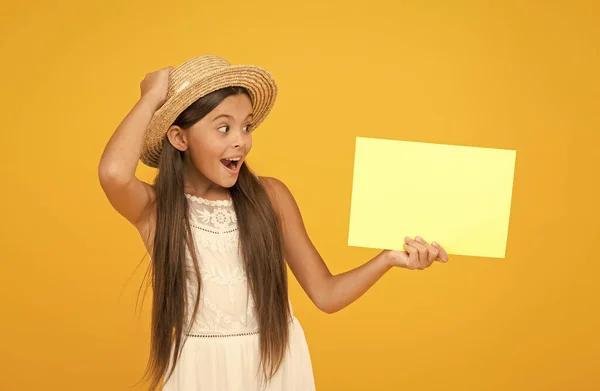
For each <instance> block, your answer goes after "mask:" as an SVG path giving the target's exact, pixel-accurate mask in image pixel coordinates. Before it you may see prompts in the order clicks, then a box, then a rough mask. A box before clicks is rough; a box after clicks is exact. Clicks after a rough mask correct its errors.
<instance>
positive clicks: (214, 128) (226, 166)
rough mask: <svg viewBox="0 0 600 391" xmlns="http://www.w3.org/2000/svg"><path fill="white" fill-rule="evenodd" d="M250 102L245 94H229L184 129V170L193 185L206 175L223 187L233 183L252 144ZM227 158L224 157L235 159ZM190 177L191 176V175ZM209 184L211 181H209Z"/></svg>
mask: <svg viewBox="0 0 600 391" xmlns="http://www.w3.org/2000/svg"><path fill="white" fill-rule="evenodd" d="M251 123H252V102H251V101H250V98H248V96H247V95H246V94H239V95H232V96H229V97H227V98H225V99H224V100H223V102H221V104H219V105H218V106H217V107H216V108H215V109H214V110H213V111H211V112H210V113H208V114H207V115H206V116H205V117H204V118H202V119H201V120H200V121H198V122H197V123H196V124H194V125H193V126H192V127H191V128H189V129H188V130H186V131H184V132H183V134H182V135H183V138H184V140H185V142H186V144H187V150H186V152H185V154H186V159H185V163H186V174H187V176H188V180H191V181H193V182H192V183H194V185H200V183H197V182H198V181H206V180H207V179H208V180H209V181H210V182H212V183H214V184H216V185H218V186H221V187H224V188H229V187H231V186H233V185H234V184H235V182H236V181H237V177H238V175H239V170H240V167H241V165H242V162H243V161H244V159H245V157H246V155H247V154H248V153H249V152H250V149H251V148H252V134H251V132H252V130H253V129H252V127H251V126H250V125H251ZM236 158H239V161H237V162H235V161H233V162H232V161H230V160H226V159H236ZM190 177H191V178H190ZM208 185H209V187H210V185H211V184H210V183H208Z"/></svg>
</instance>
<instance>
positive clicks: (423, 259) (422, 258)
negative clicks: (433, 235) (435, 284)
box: [404, 236, 429, 266]
mask: <svg viewBox="0 0 600 391" xmlns="http://www.w3.org/2000/svg"><path fill="white" fill-rule="evenodd" d="M404 240H405V241H406V242H407V244H408V245H409V246H412V247H414V248H416V249H417V251H419V263H420V264H421V265H423V266H428V265H429V261H428V255H427V247H425V246H424V245H422V244H421V243H419V242H418V241H416V240H413V239H411V238H410V237H408V236H407V237H406V238H404ZM421 240H422V239H421Z"/></svg>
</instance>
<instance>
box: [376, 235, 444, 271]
mask: <svg viewBox="0 0 600 391" xmlns="http://www.w3.org/2000/svg"><path fill="white" fill-rule="evenodd" d="M404 250H405V251H390V250H387V251H386V255H387V256H388V259H389V262H390V265H391V266H399V267H403V268H406V269H410V270H414V269H419V270H423V269H426V268H428V267H429V266H431V264H432V263H433V262H434V261H439V262H444V263H445V262H448V258H449V257H448V253H447V252H446V250H444V248H443V247H442V246H440V245H439V244H438V243H436V242H433V243H431V244H429V243H427V242H426V241H425V240H424V239H423V238H421V237H420V236H417V237H416V238H415V239H414V240H413V239H411V238H409V237H408V236H407V237H406V238H404Z"/></svg>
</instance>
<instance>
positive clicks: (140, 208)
mask: <svg viewBox="0 0 600 391" xmlns="http://www.w3.org/2000/svg"><path fill="white" fill-rule="evenodd" d="M170 69H171V68H164V69H161V70H159V71H156V72H153V73H150V74H148V75H146V77H145V78H144V80H143V81H142V82H141V84H140V89H141V98H140V100H139V101H138V102H137V103H136V104H135V106H134V107H133V108H132V109H131V111H130V112H129V113H128V114H127V116H126V117H125V118H124V119H123V121H122V122H121V124H120V125H119V126H118V127H117V129H116V130H115V132H114V134H113V135H112V137H111V138H110V140H109V142H108V144H107V145H106V148H105V149H104V153H103V154H102V158H101V159H100V164H99V166H98V177H99V179H100V184H101V186H102V189H103V190H104V193H105V194H106V197H107V198H108V200H109V202H110V203H111V205H112V206H113V207H114V208H115V209H116V210H117V212H119V213H120V214H121V215H122V216H123V217H125V218H126V219H127V220H128V221H129V222H131V223H132V224H133V225H135V226H136V227H137V228H138V229H139V230H140V231H143V230H146V228H147V227H145V224H146V222H147V221H148V219H147V218H146V217H147V214H148V213H150V208H148V206H149V205H150V204H151V203H152V202H153V201H154V198H155V194H154V189H153V188H152V186H150V185H149V184H147V183H145V182H142V181H140V180H139V179H138V178H136V176H135V170H136V167H137V163H138V161H139V159H140V156H141V153H142V145H143V141H144V135H145V132H146V128H147V127H148V124H149V123H150V120H151V118H152V115H153V114H154V112H155V111H156V110H157V109H158V108H159V107H160V106H161V105H162V104H163V103H164V100H165V97H166V91H167V85H168V76H169V71H170Z"/></svg>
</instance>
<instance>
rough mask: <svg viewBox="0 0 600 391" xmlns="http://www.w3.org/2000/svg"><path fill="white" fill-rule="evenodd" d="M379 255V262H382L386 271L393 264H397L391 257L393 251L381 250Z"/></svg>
mask: <svg viewBox="0 0 600 391" xmlns="http://www.w3.org/2000/svg"><path fill="white" fill-rule="evenodd" d="M379 257H380V259H381V262H382V263H383V265H384V267H385V268H386V271H387V270H389V269H391V268H392V267H394V266H397V265H396V264H397V262H396V261H395V260H394V257H393V252H392V251H390V250H383V251H382V252H381V253H380V254H379Z"/></svg>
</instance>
